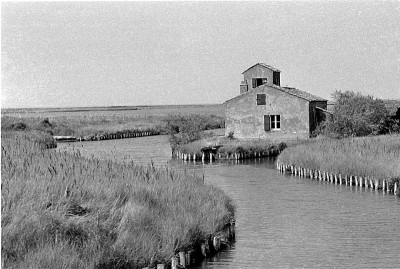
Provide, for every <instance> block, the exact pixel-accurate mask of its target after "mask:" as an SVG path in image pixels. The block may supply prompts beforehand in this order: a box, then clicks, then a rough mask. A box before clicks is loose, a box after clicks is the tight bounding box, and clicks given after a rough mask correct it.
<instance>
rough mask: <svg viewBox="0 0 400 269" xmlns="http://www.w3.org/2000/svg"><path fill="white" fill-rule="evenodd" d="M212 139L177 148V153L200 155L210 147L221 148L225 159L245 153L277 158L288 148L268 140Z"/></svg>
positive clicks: (220, 152) (284, 144)
mask: <svg viewBox="0 0 400 269" xmlns="http://www.w3.org/2000/svg"><path fill="white" fill-rule="evenodd" d="M211 141H212V138H211V139H202V140H197V141H194V142H192V143H188V144H183V145H178V146H176V147H175V150H176V151H180V152H182V153H186V154H187V153H190V154H196V155H200V156H201V154H202V151H201V150H202V148H205V147H210V146H221V147H220V148H219V150H218V153H219V154H220V155H222V156H223V157H228V156H229V155H230V154H233V153H243V154H245V155H251V156H253V155H254V154H257V156H259V154H260V155H262V156H276V155H278V154H279V153H280V152H281V151H282V150H283V149H285V148H286V146H287V145H286V143H284V142H278V141H273V140H266V139H257V140H244V141H241V140H237V139H228V138H225V137H224V138H222V139H217V140H214V141H212V142H211Z"/></svg>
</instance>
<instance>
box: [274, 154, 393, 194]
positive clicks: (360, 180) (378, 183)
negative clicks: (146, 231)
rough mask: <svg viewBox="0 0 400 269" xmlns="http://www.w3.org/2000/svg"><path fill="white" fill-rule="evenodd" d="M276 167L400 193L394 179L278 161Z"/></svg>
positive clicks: (284, 170) (315, 176) (297, 173)
mask: <svg viewBox="0 0 400 269" xmlns="http://www.w3.org/2000/svg"><path fill="white" fill-rule="evenodd" d="M276 168H277V169H278V170H279V171H280V172H282V173H285V172H286V171H290V173H291V174H292V175H294V176H298V177H307V178H311V179H316V180H319V181H327V182H330V183H333V184H339V185H346V186H350V187H351V186H355V187H360V188H371V189H373V190H376V191H377V190H380V189H381V190H382V191H383V192H387V193H393V194H394V195H400V189H399V188H400V186H399V182H398V181H397V180H395V181H394V180H392V179H376V178H372V177H368V176H366V177H361V176H354V175H342V174H333V173H329V172H325V171H319V170H312V169H307V168H303V167H298V166H293V165H287V164H283V163H279V162H277V163H276Z"/></svg>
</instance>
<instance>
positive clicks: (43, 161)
mask: <svg viewBox="0 0 400 269" xmlns="http://www.w3.org/2000/svg"><path fill="white" fill-rule="evenodd" d="M40 145H41V143H34V142H32V141H29V139H27V138H26V137H25V136H24V135H23V133H22V132H20V133H19V135H15V134H13V133H3V134H2V163H1V165H2V167H1V176H2V189H1V194H2V195H1V206H2V209H1V210H2V224H1V227H2V238H1V241H2V244H1V247H2V251H1V255H2V267H3V268H142V267H144V266H148V265H150V264H152V265H154V264H155V263H156V262H163V261H170V258H171V257H172V256H173V255H175V254H176V253H177V252H178V251H181V250H187V249H191V248H193V247H194V246H195V245H196V244H199V243H200V242H201V240H202V239H203V238H204V237H205V236H206V235H208V234H212V233H214V232H216V231H218V230H219V229H221V228H222V226H223V225H224V224H225V223H226V222H228V221H229V220H230V218H231V217H232V216H233V214H234V207H233V205H232V201H231V200H230V199H229V198H228V197H226V196H225V195H224V194H223V193H222V191H220V190H219V189H216V188H214V187H212V186H208V185H205V184H204V182H203V181H202V179H200V178H196V177H193V176H191V175H188V174H184V175H182V174H178V173H175V172H173V171H171V170H169V169H168V168H155V167H153V166H152V165H149V166H147V167H139V166H136V165H134V164H122V163H116V162H113V161H100V160H97V159H95V158H92V159H86V158H83V157H81V156H80V155H79V154H78V153H75V154H73V155H71V154H68V153H61V152H57V151H56V150H54V149H51V150H48V149H42V148H41V147H40Z"/></svg>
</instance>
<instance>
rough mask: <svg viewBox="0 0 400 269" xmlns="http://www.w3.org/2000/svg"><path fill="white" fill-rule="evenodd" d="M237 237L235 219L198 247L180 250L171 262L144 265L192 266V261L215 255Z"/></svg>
mask: <svg viewBox="0 0 400 269" xmlns="http://www.w3.org/2000/svg"><path fill="white" fill-rule="evenodd" d="M234 239H235V221H233V220H232V221H231V222H230V223H228V224H227V225H225V228H224V229H223V230H222V231H220V232H218V233H217V234H214V235H209V236H208V237H207V238H205V239H204V242H203V243H201V245H200V246H199V247H197V248H196V249H192V250H189V251H186V252H185V251H180V252H179V253H177V254H176V255H175V256H173V257H172V258H171V262H170V263H158V264H157V265H156V267H150V266H149V267H144V268H143V269H151V268H157V269H179V268H190V265H191V263H192V262H195V261H196V260H197V259H198V258H206V257H210V256H211V255H214V254H215V253H217V252H218V251H220V250H221V248H222V246H223V245H229V243H230V242H231V241H232V240H234Z"/></svg>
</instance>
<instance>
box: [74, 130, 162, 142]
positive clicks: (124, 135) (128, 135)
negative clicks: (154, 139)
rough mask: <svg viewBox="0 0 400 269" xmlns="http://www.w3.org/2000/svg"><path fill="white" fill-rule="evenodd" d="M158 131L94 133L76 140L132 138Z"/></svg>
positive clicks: (154, 133)
mask: <svg viewBox="0 0 400 269" xmlns="http://www.w3.org/2000/svg"><path fill="white" fill-rule="evenodd" d="M158 134H160V133H159V132H154V131H147V132H134V133H115V134H104V135H96V136H85V137H79V138H77V141H88V140H95V141H99V140H109V139H123V138H133V137H141V136H151V135H158Z"/></svg>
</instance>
